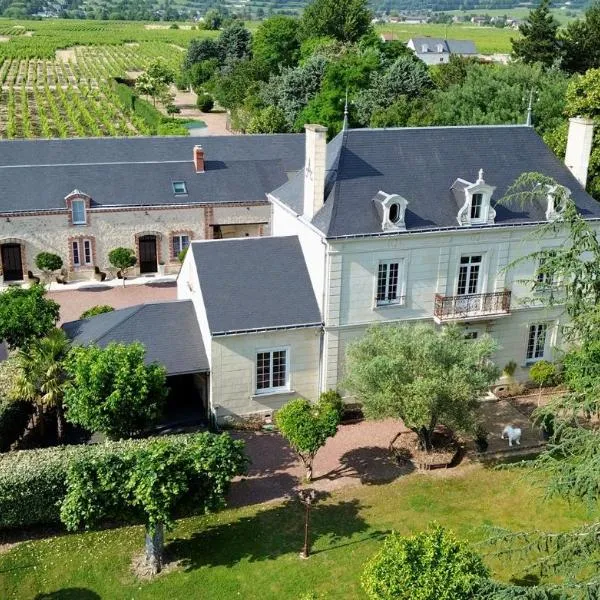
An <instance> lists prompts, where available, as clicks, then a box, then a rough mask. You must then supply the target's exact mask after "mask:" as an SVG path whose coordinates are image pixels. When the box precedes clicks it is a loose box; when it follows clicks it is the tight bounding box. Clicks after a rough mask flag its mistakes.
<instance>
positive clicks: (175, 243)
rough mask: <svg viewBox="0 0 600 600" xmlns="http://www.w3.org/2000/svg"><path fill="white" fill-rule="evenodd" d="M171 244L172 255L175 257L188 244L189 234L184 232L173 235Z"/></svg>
mask: <svg viewBox="0 0 600 600" xmlns="http://www.w3.org/2000/svg"><path fill="white" fill-rule="evenodd" d="M171 244H172V247H173V256H175V257H176V256H178V255H179V253H180V252H182V251H183V250H185V249H186V248H187V247H188V246H189V245H190V236H189V235H186V234H177V235H174V236H173V238H172V241H171Z"/></svg>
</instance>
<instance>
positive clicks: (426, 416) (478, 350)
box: [344, 324, 498, 451]
mask: <svg viewBox="0 0 600 600" xmlns="http://www.w3.org/2000/svg"><path fill="white" fill-rule="evenodd" d="M495 349H496V344H495V343H494V342H493V340H492V339H491V338H490V337H489V336H487V335H484V336H482V337H481V338H479V339H477V340H467V339H465V336H464V333H463V331H462V330H461V329H460V327H458V326H454V325H453V326H447V327H444V328H442V329H436V328H434V327H433V326H430V325H425V324H421V325H401V326H379V325H378V326H375V327H371V328H369V329H368V330H367V333H366V334H365V335H364V336H363V337H362V338H360V339H358V340H356V341H354V342H353V343H351V344H350V345H349V346H348V350H347V352H346V373H347V376H346V379H345V383H344V385H345V387H346V389H347V390H348V391H349V392H350V393H351V394H353V395H354V397H355V398H356V400H358V401H359V402H361V403H362V405H363V411H364V413H365V416H366V417H367V418H368V419H383V418H386V417H396V418H399V419H402V421H403V422H404V424H405V425H406V426H407V427H409V428H410V429H411V430H412V431H414V432H415V433H416V434H417V435H418V437H419V443H420V446H421V448H422V449H423V450H427V451H430V450H431V449H432V434H433V432H434V430H435V428H436V426H437V425H438V424H443V425H446V426H447V427H450V428H453V429H456V430H458V431H465V432H467V431H473V430H474V427H475V412H476V409H477V401H478V399H479V397H480V396H481V394H482V393H484V392H485V390H486V389H487V388H488V387H489V385H490V384H491V383H492V382H493V381H494V380H495V379H496V378H497V377H498V369H497V368H496V367H495V366H494V364H493V363H492V362H491V360H490V359H491V356H492V353H493V352H494V350H495Z"/></svg>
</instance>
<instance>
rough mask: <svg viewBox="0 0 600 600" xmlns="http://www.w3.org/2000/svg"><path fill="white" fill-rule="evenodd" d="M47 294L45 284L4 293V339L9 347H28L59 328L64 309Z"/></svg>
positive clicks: (0, 335) (0, 331)
mask: <svg viewBox="0 0 600 600" xmlns="http://www.w3.org/2000/svg"><path fill="white" fill-rule="evenodd" d="M45 295H46V291H45V290H44V288H43V287H42V286H41V285H33V286H31V287H30V288H29V289H22V288H18V287H10V288H8V289H7V290H6V291H4V292H2V293H1V294H0V340H4V341H5V342H6V343H7V344H8V347H9V348H11V349H15V348H24V347H26V346H27V345H28V344H29V343H30V342H31V341H32V340H34V339H36V338H41V337H44V336H45V335H46V334H47V333H48V332H49V331H50V330H51V329H52V328H53V327H54V326H55V325H56V322H57V321H58V317H59V312H60V306H59V305H58V304H57V303H56V302H54V300H49V299H48V298H46V297H45Z"/></svg>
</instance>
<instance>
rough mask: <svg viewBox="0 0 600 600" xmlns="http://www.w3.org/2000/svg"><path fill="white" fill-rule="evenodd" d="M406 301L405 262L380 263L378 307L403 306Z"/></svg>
mask: <svg viewBox="0 0 600 600" xmlns="http://www.w3.org/2000/svg"><path fill="white" fill-rule="evenodd" d="M404 300H405V298H404V260H396V259H393V260H382V261H379V266H378V268H377V289H376V290H375V304H376V306H389V305H401V304H404Z"/></svg>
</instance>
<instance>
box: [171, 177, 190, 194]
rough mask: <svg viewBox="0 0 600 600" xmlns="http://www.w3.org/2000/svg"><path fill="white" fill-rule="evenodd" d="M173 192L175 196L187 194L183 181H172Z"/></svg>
mask: <svg viewBox="0 0 600 600" xmlns="http://www.w3.org/2000/svg"><path fill="white" fill-rule="evenodd" d="M173 193H174V194H175V195H176V196H185V195H187V187H186V185H185V181H174V182H173Z"/></svg>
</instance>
